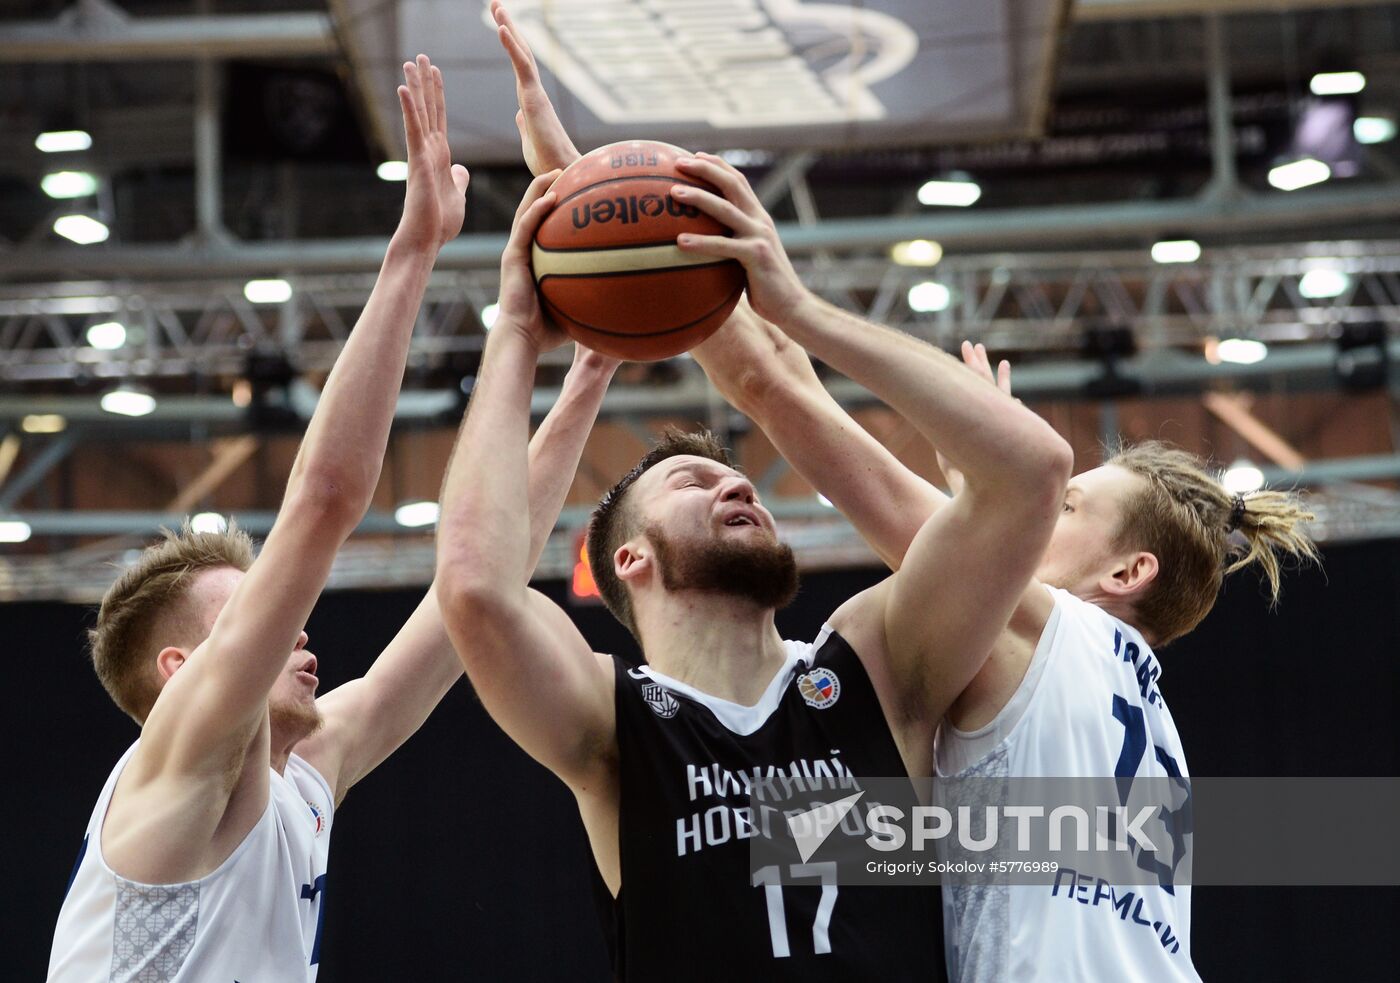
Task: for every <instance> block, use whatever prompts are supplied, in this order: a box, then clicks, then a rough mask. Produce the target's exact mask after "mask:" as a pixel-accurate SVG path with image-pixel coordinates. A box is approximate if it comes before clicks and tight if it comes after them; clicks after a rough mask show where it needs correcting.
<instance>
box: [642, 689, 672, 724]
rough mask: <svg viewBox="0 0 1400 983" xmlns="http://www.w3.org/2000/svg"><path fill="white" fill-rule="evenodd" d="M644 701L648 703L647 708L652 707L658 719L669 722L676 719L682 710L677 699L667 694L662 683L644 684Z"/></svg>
mask: <svg viewBox="0 0 1400 983" xmlns="http://www.w3.org/2000/svg"><path fill="white" fill-rule="evenodd" d="M642 699H644V700H646V701H647V706H649V707H651V709H652V710H653V711H654V712H655V713H656V715H657V716H658V717H661V718H663V719H667V720H669V719H670V718H671V717H674V716H675V715H676V711H678V710H679V709H680V708H681V705H680V704H679V703H677V702H676V698H675V697H674V696H672V695H671V694H670V693H668V692H666V687H665V686H662V685H661V684H660V683H643V684H642Z"/></svg>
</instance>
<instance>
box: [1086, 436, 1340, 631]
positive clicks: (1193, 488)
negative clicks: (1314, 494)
mask: <svg viewBox="0 0 1400 983" xmlns="http://www.w3.org/2000/svg"><path fill="white" fill-rule="evenodd" d="M1105 463H1106V464H1113V465H1116V466H1118V467H1120V468H1124V469H1126V470H1128V471H1131V472H1132V473H1133V474H1136V475H1139V476H1140V477H1142V478H1144V479H1145V483H1144V484H1145V487H1144V488H1143V489H1142V490H1141V491H1140V492H1138V493H1136V494H1135V495H1133V496H1132V497H1131V498H1130V499H1129V500H1128V501H1127V502H1125V503H1124V504H1123V514H1122V517H1121V521H1120V523H1119V527H1118V533H1117V536H1116V537H1115V538H1116V541H1117V545H1118V546H1119V547H1131V548H1135V549H1142V550H1146V551H1148V552H1150V553H1152V554H1154V555H1155V556H1156V557H1157V563H1158V571H1157V578H1156V580H1155V581H1154V582H1153V583H1152V584H1151V586H1150V587H1149V589H1148V592H1147V594H1146V595H1145V596H1144V597H1143V598H1141V599H1140V600H1138V601H1137V603H1136V605H1135V614H1136V620H1137V627H1139V628H1140V629H1141V630H1142V631H1143V632H1144V633H1145V634H1147V635H1148V636H1149V637H1150V638H1151V639H1152V640H1153V641H1154V643H1155V644H1158V645H1165V644H1167V643H1168V642H1170V641H1172V640H1174V639H1177V638H1180V637H1181V636H1182V635H1185V634H1186V633H1187V632H1189V631H1190V630H1191V629H1193V628H1195V627H1196V625H1198V624H1200V623H1201V620H1202V619H1203V618H1205V616H1206V615H1207V614H1208V613H1209V612H1210V609H1211V607H1213V606H1214V604H1215V598H1216V595H1217V594H1219V593H1220V587H1221V585H1222V583H1223V582H1224V579H1225V576H1226V575H1227V574H1231V573H1234V572H1235V571H1236V570H1241V569H1243V568H1245V567H1248V566H1253V565H1257V566H1258V567H1259V568H1260V570H1261V572H1262V573H1263V576H1264V580H1265V582H1266V583H1267V584H1268V591H1269V597H1270V600H1271V602H1272V603H1274V604H1277V603H1278V599H1279V594H1280V592H1281V581H1282V572H1283V565H1282V562H1281V559H1286V558H1294V559H1296V560H1299V561H1302V562H1307V561H1315V560H1316V559H1317V556H1318V554H1317V547H1316V546H1315V545H1314V544H1313V541H1312V540H1311V539H1310V538H1309V537H1308V535H1307V534H1306V533H1305V532H1304V531H1303V529H1302V526H1303V524H1304V523H1306V522H1309V521H1311V520H1312V518H1313V515H1312V513H1311V512H1309V511H1307V509H1306V508H1305V507H1304V506H1303V502H1302V499H1301V498H1300V496H1299V495H1298V494H1297V493H1296V492H1284V491H1272V490H1268V489H1265V490H1261V491H1256V492H1250V493H1248V494H1245V495H1238V496H1237V495H1235V494H1233V493H1232V492H1230V491H1229V490H1228V489H1226V488H1225V486H1224V485H1222V484H1221V483H1220V481H1219V480H1218V479H1217V478H1216V477H1214V476H1212V475H1211V474H1210V473H1208V472H1207V471H1206V469H1205V466H1204V464H1203V462H1202V461H1201V460H1200V459H1199V458H1197V457H1196V456H1195V455H1193V454H1189V453H1187V452H1186V451H1183V450H1179V449H1177V448H1174V447H1171V446H1169V445H1167V444H1163V443H1160V442H1158V441H1146V442H1144V443H1141V444H1135V445H1132V446H1126V447H1120V448H1118V449H1117V450H1116V451H1114V452H1113V453H1112V454H1111V455H1110V457H1109V458H1108V460H1107V461H1106V462H1105Z"/></svg>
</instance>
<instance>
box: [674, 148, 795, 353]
mask: <svg viewBox="0 0 1400 983" xmlns="http://www.w3.org/2000/svg"><path fill="white" fill-rule="evenodd" d="M676 166H677V167H678V168H679V169H680V171H681V173H683V174H686V175H689V176H691V177H695V178H699V179H701V180H703V181H707V182H709V183H710V184H712V185H714V186H715V187H716V188H718V189H719V190H720V193H721V194H722V195H723V196H724V197H722V198H721V197H720V196H719V195H715V194H711V193H710V192H708V191H705V190H704V189H702V188H696V187H693V186H692V185H689V184H680V183H676V184H673V185H671V194H672V195H673V196H674V197H675V198H676V200H677V201H679V202H681V203H682V204H686V205H694V206H695V207H696V208H698V209H700V210H701V211H702V212H704V213H705V214H707V215H709V216H710V217H711V218H713V219H715V220H716V221H718V222H719V223H720V224H722V225H726V226H728V227H729V228H730V229H733V230H734V235H733V237H732V238H731V237H729V236H703V235H694V234H685V235H682V236H680V237H678V238H677V239H676V245H677V246H679V247H680V249H681V251H682V252H687V253H699V254H701V255H703V256H714V257H716V258H720V259H735V260H738V261H739V262H740V263H742V264H743V266H744V270H745V272H747V273H748V276H749V287H748V294H749V303H750V304H752V305H753V309H754V310H755V311H757V312H758V314H759V315H760V316H761V317H765V318H767V319H768V320H770V321H772V322H773V323H775V324H777V325H779V326H781V325H782V324H783V322H784V321H785V320H786V319H788V318H790V317H792V316H793V315H794V314H795V313H796V311H797V309H798V308H799V307H800V306H801V305H802V303H803V302H804V301H806V300H808V299H810V298H811V294H810V293H809V292H808V290H807V288H806V287H804V286H803V285H802V281H801V280H800V279H798V276H797V271H796V270H794V269H793V268H792V261H791V260H789V259H788V256H787V253H786V252H785V251H784V250H783V244H782V242H781V241H779V239H778V230H777V229H776V228H774V226H773V219H772V216H770V215H769V214H768V212H767V211H765V210H764V208H763V205H762V203H761V202H760V201H759V200H758V195H756V194H754V191H753V188H751V187H750V186H749V182H748V179H747V178H745V177H744V175H742V174H740V173H739V172H738V171H737V170H735V169H734V167H733V166H731V165H730V164H728V163H726V162H725V161H723V160H721V159H720V158H719V157H716V156H715V155H714V154H696V155H695V156H694V157H682V158H680V159H679V160H678V161H676Z"/></svg>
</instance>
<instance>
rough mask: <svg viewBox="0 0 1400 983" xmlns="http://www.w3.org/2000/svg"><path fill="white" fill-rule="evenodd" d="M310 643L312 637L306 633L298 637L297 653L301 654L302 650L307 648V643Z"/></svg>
mask: <svg viewBox="0 0 1400 983" xmlns="http://www.w3.org/2000/svg"><path fill="white" fill-rule="evenodd" d="M309 641H311V637H310V636H309V635H307V634H306V632H302V633H301V634H300V635H298V636H297V644H296V649H295V651H298V652H299V651H301V650H302V649H304V648H306V643H307V642H309Z"/></svg>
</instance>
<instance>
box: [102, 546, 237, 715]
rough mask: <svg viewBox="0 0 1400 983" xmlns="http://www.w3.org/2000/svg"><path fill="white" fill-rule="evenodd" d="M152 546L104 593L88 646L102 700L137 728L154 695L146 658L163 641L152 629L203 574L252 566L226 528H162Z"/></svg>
mask: <svg viewBox="0 0 1400 983" xmlns="http://www.w3.org/2000/svg"><path fill="white" fill-rule="evenodd" d="M161 533H162V539H161V541H160V542H159V543H156V544H155V545H153V546H149V547H147V548H146V549H145V550H143V551H142V553H141V556H140V558H139V559H138V560H137V561H136V562H135V563H133V564H132V565H131V566H130V567H128V568H127V569H126V570H125V571H124V572H123V573H122V575H121V576H120V577H118V578H117V581H116V583H114V584H113V585H112V586H111V587H109V588H108V589H107V593H106V594H105V595H103V598H102V605H101V607H99V608H98V610H97V624H96V626H94V627H93V628H92V629H91V630H90V631H89V632H88V646H89V649H90V651H91V654H92V665H93V668H94V669H96V670H97V678H98V679H99V680H100V681H101V682H102V686H103V688H104V689H106V690H107V693H108V695H109V696H111V697H112V699H113V700H114V701H115V702H116V704H117V706H119V707H121V709H122V710H123V711H125V712H126V713H127V714H128V715H130V716H131V717H132V719H134V720H135V721H136V722H137V723H138V724H139V723H143V722H144V721H145V719H146V715H147V714H149V713H150V712H151V706H152V705H153V704H154V703H155V701H156V696H157V695H158V694H159V693H160V685H159V683H158V682H157V680H156V674H155V672H154V671H153V667H152V664H151V663H152V657H153V656H154V655H155V654H156V652H158V651H159V650H160V648H163V647H164V645H165V644H166V640H164V639H158V638H156V632H157V629H164V628H168V627H169V626H170V621H169V618H170V615H171V614H172V612H174V611H176V610H177V609H178V606H179V604H180V603H181V602H182V601H184V600H185V598H186V596H187V593H188V591H189V586H190V582H191V581H192V580H193V579H194V576H195V574H197V573H199V572H200V571H202V570H212V569H214V568H217V567H233V568H234V569H237V570H245V571H246V570H247V569H248V568H249V567H250V566H252V565H253V541H252V539H250V538H249V537H248V534H247V533H245V532H243V531H242V530H241V529H239V528H238V527H237V526H236V525H234V524H233V523H230V524H229V527H228V529H227V530H226V531H224V532H219V533H213V532H195V531H194V530H192V529H191V528H190V526H189V523H188V522H186V523H185V524H184V525H183V526H182V527H181V528H180V531H179V532H172V531H170V530H169V529H163V530H161Z"/></svg>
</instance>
